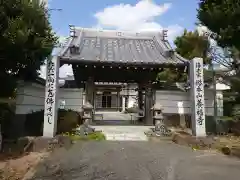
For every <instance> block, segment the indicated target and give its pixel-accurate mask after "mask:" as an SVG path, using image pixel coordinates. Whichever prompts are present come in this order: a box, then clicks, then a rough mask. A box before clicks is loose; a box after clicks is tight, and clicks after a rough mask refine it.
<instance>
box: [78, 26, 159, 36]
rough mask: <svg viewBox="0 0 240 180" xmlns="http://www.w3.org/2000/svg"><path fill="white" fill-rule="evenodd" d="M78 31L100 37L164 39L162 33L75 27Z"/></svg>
mask: <svg viewBox="0 0 240 180" xmlns="http://www.w3.org/2000/svg"><path fill="white" fill-rule="evenodd" d="M74 29H75V30H76V31H82V32H85V33H98V34H99V35H108V36H109V35H110V36H114V37H122V38H124V37H135V38H136V37H139V38H140V37H146V38H147V37H148V38H153V37H154V36H158V37H163V33H162V32H161V31H127V30H113V29H97V28H83V27H74Z"/></svg>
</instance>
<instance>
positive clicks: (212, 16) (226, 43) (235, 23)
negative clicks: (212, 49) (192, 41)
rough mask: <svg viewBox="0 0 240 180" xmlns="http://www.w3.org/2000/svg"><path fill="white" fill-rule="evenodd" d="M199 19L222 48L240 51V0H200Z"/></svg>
mask: <svg viewBox="0 0 240 180" xmlns="http://www.w3.org/2000/svg"><path fill="white" fill-rule="evenodd" d="M197 17H198V20H199V21H200V23H201V24H202V25H204V26H207V27H208V29H209V30H210V31H212V32H213V33H215V36H214V39H216V40H217V42H218V44H219V45H220V46H222V47H236V48H237V49H238V50H240V41H239V39H240V21H239V17H240V0H200V3H199V9H198V15H197Z"/></svg>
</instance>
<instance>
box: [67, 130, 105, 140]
mask: <svg viewBox="0 0 240 180" xmlns="http://www.w3.org/2000/svg"><path fill="white" fill-rule="evenodd" d="M63 136H68V137H70V139H71V140H72V141H78V140H86V141H87V140H96V141H102V140H106V137H105V135H104V134H103V133H102V132H93V133H90V134H88V135H86V136H80V135H77V134H74V133H65V134H63Z"/></svg>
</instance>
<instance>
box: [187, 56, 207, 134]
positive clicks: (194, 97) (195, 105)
mask: <svg viewBox="0 0 240 180" xmlns="http://www.w3.org/2000/svg"><path fill="white" fill-rule="evenodd" d="M189 68H190V83H191V101H190V102H191V104H192V106H191V108H192V109H191V112H192V116H191V119H192V132H193V135H195V136H197V137H202V136H206V127H205V102H204V79H203V60H202V58H194V59H192V60H191V61H190V67H189Z"/></svg>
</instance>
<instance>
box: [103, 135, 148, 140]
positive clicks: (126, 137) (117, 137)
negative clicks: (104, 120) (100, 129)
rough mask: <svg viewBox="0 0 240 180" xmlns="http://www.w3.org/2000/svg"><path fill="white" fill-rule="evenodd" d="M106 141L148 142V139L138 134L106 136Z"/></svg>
mask: <svg viewBox="0 0 240 180" xmlns="http://www.w3.org/2000/svg"><path fill="white" fill-rule="evenodd" d="M105 136H106V140H109V141H147V140H148V138H147V137H146V136H145V135H144V134H143V135H136V134H105Z"/></svg>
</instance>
